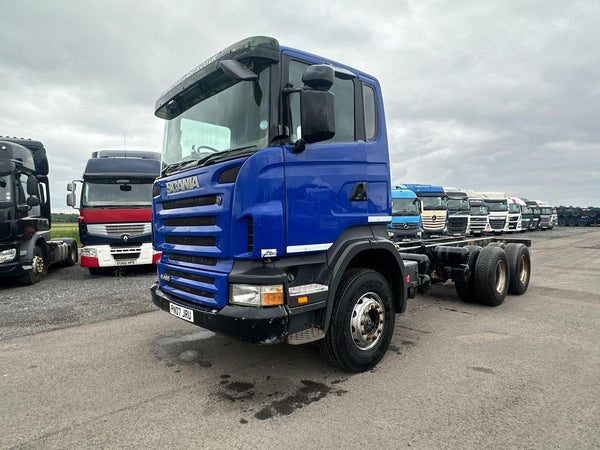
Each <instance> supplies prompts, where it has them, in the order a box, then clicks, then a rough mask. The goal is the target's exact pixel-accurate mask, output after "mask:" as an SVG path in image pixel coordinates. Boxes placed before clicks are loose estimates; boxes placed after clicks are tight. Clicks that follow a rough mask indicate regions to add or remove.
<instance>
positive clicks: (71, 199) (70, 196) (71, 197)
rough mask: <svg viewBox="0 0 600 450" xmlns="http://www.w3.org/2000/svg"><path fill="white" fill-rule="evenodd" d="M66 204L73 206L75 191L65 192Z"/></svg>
mask: <svg viewBox="0 0 600 450" xmlns="http://www.w3.org/2000/svg"><path fill="white" fill-rule="evenodd" d="M67 206H71V207H73V208H75V192H69V193H68V194H67Z"/></svg>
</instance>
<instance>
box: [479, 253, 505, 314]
mask: <svg viewBox="0 0 600 450" xmlns="http://www.w3.org/2000/svg"><path fill="white" fill-rule="evenodd" d="M509 276H510V275H509V271H508V258H507V256H506V252H505V251H504V249H503V248H502V247H499V246H496V245H491V246H487V247H484V248H483V249H482V250H481V253H480V254H479V257H478V258H477V263H476V264H475V292H476V293H477V298H478V299H479V301H480V302H481V303H482V304H483V305H487V306H498V305H501V304H502V302H503V301H504V299H505V298H506V293H507V291H508V284H509Z"/></svg>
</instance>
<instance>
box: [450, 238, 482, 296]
mask: <svg viewBox="0 0 600 450" xmlns="http://www.w3.org/2000/svg"><path fill="white" fill-rule="evenodd" d="M465 248H468V249H469V260H468V262H467V264H468V266H469V271H470V272H471V275H469V279H468V280H467V281H463V280H457V281H455V282H454V288H455V289H456V293H457V294H458V296H459V298H460V299H461V300H462V301H463V302H465V303H476V302H477V294H476V292H475V264H476V263H477V257H478V256H479V253H480V252H481V247H479V246H477V245H466V246H465Z"/></svg>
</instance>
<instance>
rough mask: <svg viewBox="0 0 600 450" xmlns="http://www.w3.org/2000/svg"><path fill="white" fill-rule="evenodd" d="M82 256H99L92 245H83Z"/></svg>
mask: <svg viewBox="0 0 600 450" xmlns="http://www.w3.org/2000/svg"><path fill="white" fill-rule="evenodd" d="M81 256H87V257H89V258H97V257H98V252H97V251H96V249H95V248H90V247H82V248H81Z"/></svg>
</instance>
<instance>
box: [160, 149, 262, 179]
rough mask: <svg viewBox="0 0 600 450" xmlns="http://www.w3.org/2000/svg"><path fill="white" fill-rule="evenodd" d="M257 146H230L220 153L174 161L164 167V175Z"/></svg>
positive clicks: (217, 160)
mask: <svg viewBox="0 0 600 450" xmlns="http://www.w3.org/2000/svg"><path fill="white" fill-rule="evenodd" d="M256 148H258V146H256V145H246V146H244V147H237V148H230V149H228V150H224V151H222V152H219V153H211V154H210V155H208V156H206V157H204V158H200V159H191V160H188V161H181V162H176V163H172V164H169V165H168V166H167V167H165V168H164V169H163V171H162V175H166V174H168V173H173V172H174V171H175V170H178V171H181V170H182V169H184V168H186V167H200V166H206V165H208V163H215V162H221V161H225V160H227V159H228V158H229V157H230V156H231V155H233V154H237V153H242V152H243V151H244V150H254V149H256Z"/></svg>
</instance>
